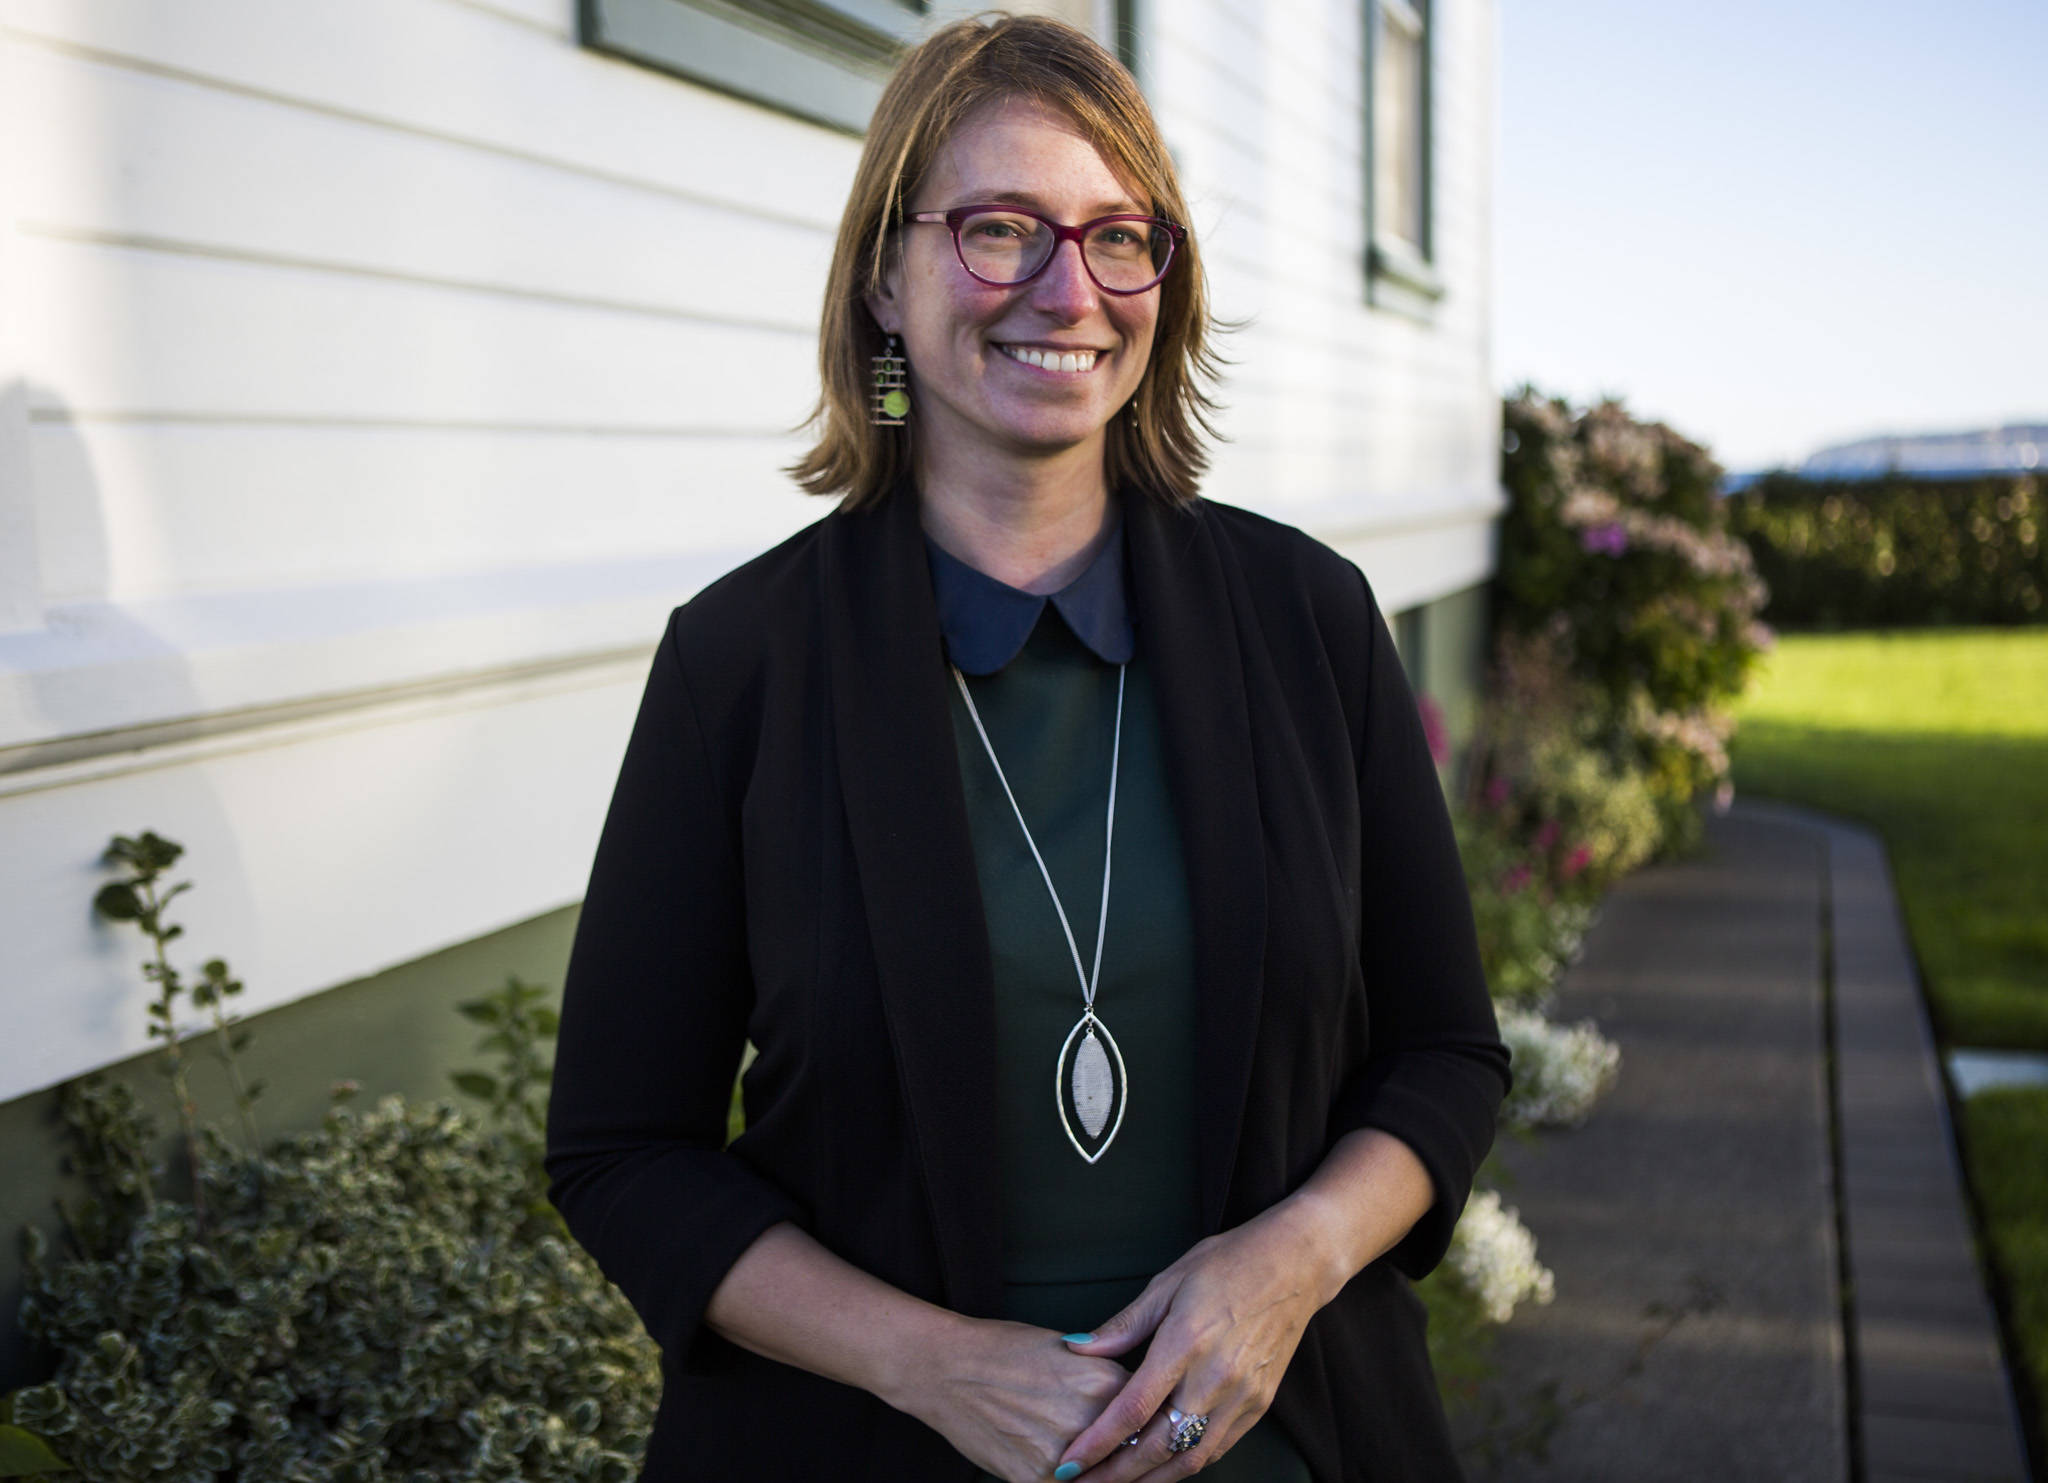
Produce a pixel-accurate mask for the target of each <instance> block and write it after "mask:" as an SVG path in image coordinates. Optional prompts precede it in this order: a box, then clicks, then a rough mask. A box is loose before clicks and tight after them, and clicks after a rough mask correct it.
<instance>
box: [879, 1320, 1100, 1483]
mask: <svg viewBox="0 0 2048 1483" xmlns="http://www.w3.org/2000/svg"><path fill="white" fill-rule="evenodd" d="M1130 1378H1131V1375H1130V1371H1128V1370H1126V1369H1125V1368H1124V1367H1123V1366H1122V1365H1120V1364H1118V1363H1117V1362H1116V1361H1115V1360H1111V1359H1099V1358H1095V1357H1093V1356H1090V1355H1085V1354H1075V1353H1074V1352H1073V1351H1072V1350H1070V1349H1068V1348H1067V1346H1066V1345H1065V1344H1063V1343H1061V1342H1060V1336H1059V1335H1058V1334H1055V1333H1054V1332H1053V1331H1052V1330H1051V1329H1042V1328H1035V1327H1033V1326H1032V1325H1030V1324H1028V1323H1010V1322H1007V1321H1005V1320H1001V1319H981V1318H965V1317H958V1316H957V1315H956V1318H955V1323H954V1325H953V1326H952V1328H951V1331H950V1332H949V1333H948V1334H947V1336H946V1340H945V1342H943V1343H939V1344H933V1345H931V1346H930V1348H929V1349H928V1350H927V1351H926V1356H925V1360H924V1362H923V1363H921V1364H920V1365H919V1366H917V1368H916V1370H915V1371H914V1372H913V1373H912V1374H911V1375H910V1376H908V1377H906V1380H907V1383H906V1385H905V1386H904V1392H903V1393H902V1394H900V1395H898V1396H896V1397H893V1398H892V1400H893V1403H894V1404H895V1405H896V1406H897V1408H898V1409H899V1410H903V1411H907V1412H909V1413H910V1414H911V1415H913V1416H915V1417H916V1418H917V1419H918V1420H920V1421H922V1422H923V1423H924V1424H925V1425H926V1426H929V1427H931V1428H932V1430H934V1431H936V1432H938V1433H939V1435H941V1436H943V1437H944V1438H945V1439H946V1440H947V1441H949V1442H951V1443H952V1444H953V1446H954V1448H955V1449H957V1450H958V1451H959V1452H960V1453H961V1455H962V1456H964V1457H966V1458H967V1459H968V1460H969V1461H970V1462H975V1463H978V1464H980V1465H981V1466H982V1467H983V1468H985V1469H987V1470H988V1471H989V1472H991V1473H994V1474H995V1475H996V1476H997V1477H998V1478H1002V1479H1004V1480H1005V1483H1044V1480H1045V1479H1048V1478H1050V1477H1051V1476H1052V1470H1053V1469H1054V1468H1055V1467H1057V1466H1058V1465H1059V1460H1060V1455H1061V1454H1062V1453H1063V1452H1065V1451H1066V1450H1067V1444H1068V1443H1069V1442H1071V1441H1073V1440H1074V1438H1075V1437H1077V1436H1079V1435H1080V1434H1081V1432H1082V1430H1083V1429H1085V1428H1086V1427H1087V1425H1088V1423H1089V1422H1091V1421H1093V1420H1095V1418H1096V1417H1098V1416H1100V1415H1101V1414H1102V1410H1103V1407H1105V1406H1106V1405H1108V1404H1109V1402H1110V1400H1111V1398H1112V1397H1114V1396H1116V1395H1117V1394H1119V1393H1120V1392H1121V1391H1122V1390H1123V1387H1124V1385H1125V1384H1126V1383H1127V1382H1128V1381H1129V1380H1130Z"/></svg>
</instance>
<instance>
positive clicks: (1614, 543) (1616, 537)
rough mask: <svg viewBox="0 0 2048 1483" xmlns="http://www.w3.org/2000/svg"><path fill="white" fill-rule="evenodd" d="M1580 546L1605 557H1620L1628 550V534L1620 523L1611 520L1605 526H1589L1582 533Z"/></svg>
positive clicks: (1580, 533) (1580, 534)
mask: <svg viewBox="0 0 2048 1483" xmlns="http://www.w3.org/2000/svg"><path fill="white" fill-rule="evenodd" d="M1579 545H1580V546H1581V547H1582V548H1583V549H1585V550H1587V551H1597V552H1599V553H1601V554H1602V555H1605V556H1619V555H1621V553H1622V552H1624V551H1626V550H1627V549H1628V532H1627V531H1626V530H1624V529H1623V528H1622V526H1621V524H1620V522H1618V521H1612V520H1610V521H1609V522H1607V524H1605V525H1593V526H1588V527H1587V528H1586V529H1584V530H1582V531H1580V532H1579Z"/></svg>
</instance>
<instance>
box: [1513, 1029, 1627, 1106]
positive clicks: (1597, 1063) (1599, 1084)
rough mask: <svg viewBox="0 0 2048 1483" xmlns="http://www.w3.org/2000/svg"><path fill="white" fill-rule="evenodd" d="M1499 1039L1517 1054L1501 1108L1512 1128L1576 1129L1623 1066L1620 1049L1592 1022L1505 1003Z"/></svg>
mask: <svg viewBox="0 0 2048 1483" xmlns="http://www.w3.org/2000/svg"><path fill="white" fill-rule="evenodd" d="M1499 1016H1500V1038H1501V1039H1502V1040H1504V1041H1506V1042H1507V1046H1508V1050H1509V1051H1510V1052H1511V1053H1512V1054H1513V1056H1514V1066H1515V1085H1514V1090H1513V1091H1511V1092H1509V1093H1508V1099H1507V1101H1506V1102H1505V1103H1504V1104H1503V1105H1502V1107H1501V1110H1500V1115H1501V1121H1502V1122H1504V1123H1507V1124H1508V1125H1509V1126H1511V1127H1521V1128H1555V1127H1577V1126H1578V1125H1579V1124H1581V1123H1583V1122H1584V1121H1585V1120H1586V1115H1587V1114H1588V1113H1590V1112H1591V1111H1592V1110H1593V1104H1594V1103H1595V1102H1597V1101H1599V1100H1600V1098H1602V1097H1603V1096H1605V1095H1606V1094H1607V1091H1608V1089H1609V1088H1610V1087H1612V1086H1613V1085H1614V1081H1615V1078H1616V1076H1617V1075H1619V1073H1620V1070H1621V1048H1620V1047H1619V1046H1617V1045H1616V1044H1615V1043H1614V1042H1613V1041H1611V1040H1609V1039H1608V1038H1607V1037H1606V1036H1604V1035H1602V1034H1601V1033H1600V1031H1599V1029H1598V1027H1597V1026H1595V1025H1594V1023H1593V1022H1592V1021H1591V1020H1581V1021H1580V1022H1579V1023H1578V1024H1576V1025H1569V1026H1566V1025H1556V1024H1552V1023H1551V1022H1550V1021H1549V1020H1547V1019H1545V1018H1544V1017H1543V1016H1542V1015H1540V1014H1537V1013H1535V1012H1534V1011H1533V1010H1528V1009H1518V1008H1516V1007H1515V1006H1513V1005H1502V1006H1501V1007H1500V1010H1499Z"/></svg>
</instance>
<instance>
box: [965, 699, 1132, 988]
mask: <svg viewBox="0 0 2048 1483" xmlns="http://www.w3.org/2000/svg"><path fill="white" fill-rule="evenodd" d="M952 670H953V683H954V684H956V685H958V686H959V687H960V698H961V699H962V700H964V701H966V702H967V714H968V716H969V717H971V718H972V719H973V721H974V730H975V732H976V734H978V735H979V736H980V737H981V745H982V748H983V749H984V750H985V751H986V752H987V753H988V760H989V762H990V763H991V764H992V765H993V766H994V767H995V770H996V781H997V782H999V783H1001V784H1002V785H1003V796H1004V797H1005V798H1007V799H1009V800H1010V811H1011V812H1012V813H1014V814H1016V816H1017V827H1018V828H1019V829H1022V830H1023V831H1024V843H1025V844H1027V845H1029V846H1030V847H1031V858H1032V859H1034V860H1036V861H1037V862H1038V873H1039V874H1040V875H1041V876H1043V877H1045V889H1046V891H1047V893H1048V894H1050V895H1051V897H1052V909H1053V910H1054V911H1056V912H1058V913H1059V917H1060V930H1061V931H1062V932H1064V933H1066V934H1067V951H1068V952H1070V953H1072V954H1073V955H1074V972H1075V974H1076V975H1077V976H1078V977H1079V978H1080V980H1081V1002H1082V1003H1083V1004H1085V1005H1087V1006H1088V1008H1090V1009H1093V1008H1094V1007H1095V986H1096V984H1097V983H1098V982H1100V980H1101V977H1102V941H1103V936H1104V933H1105V931H1106V929H1107V928H1108V926H1109V861H1110V853H1111V848H1112V846H1113V845H1114V843H1115V840H1116V774H1117V762H1118V760H1119V759H1120V758H1121V756H1122V754H1123V747H1124V666H1123V665H1121V664H1119V665H1118V666H1117V667H1116V734H1115V740H1114V742H1113V743H1112V744H1111V747H1110V753H1109V818H1108V822H1107V823H1106V824H1105V825H1104V827H1103V838H1102V909H1101V913H1100V915H1099V916H1098V917H1097V918H1096V922H1095V969H1094V972H1093V973H1090V972H1088V971H1087V970H1085V969H1084V968H1082V966H1081V948H1080V945H1079V944H1078V943H1076V942H1075V941H1074V929H1073V927H1072V926H1071V925H1070V924H1069V923H1068V921H1067V909H1066V908H1065V907H1064V906H1062V905H1061V904H1060V893H1059V890H1058V888H1056V887H1055V886H1054V885H1053V883H1052V872H1051V871H1050V870H1048V869H1046V866H1045V856H1043V855H1041V854H1040V853H1039V852H1038V841H1037V840H1035V839H1033V838H1032V837H1031V826H1030V825H1029V824H1027V823H1025V822H1024V810H1023V809H1021V808H1019V807H1018V806H1017V795H1016V793H1015V792H1014V791H1012V789H1011V787H1010V779H1009V777H1008V775H1007V774H1005V773H1004V771H1003V764H1002V762H1001V761H1000V760H999V759H998V758H997V756H996V749H995V744H994V743H993V742H991V741H990V740H989V739H988V728H987V727H986V726H984V725H982V724H981V712H980V711H979V710H977V709H975V705H974V696H973V694H972V693H971V692H970V691H969V690H968V688H967V677H966V676H965V675H963V674H961V673H960V667H959V666H958V665H957V664H956V665H954V666H952Z"/></svg>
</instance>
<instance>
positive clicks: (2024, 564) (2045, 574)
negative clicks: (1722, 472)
mask: <svg viewBox="0 0 2048 1483" xmlns="http://www.w3.org/2000/svg"><path fill="white" fill-rule="evenodd" d="M2044 496H2048V491H2044V489H2043V488H2042V484H2041V480H2040V478H2039V477H2038V476H2037V475H2033V474H2001V475H1991V476H1986V477H1984V478H1978V479H1917V478H1911V477H1907V476H1905V475H1900V474H1886V475H1884V476H1882V477H1880V478H1876V479H1850V480H1844V479H1829V480H1808V479H1801V478H1800V477H1798V476H1797V475H1796V474H1790V473H1783V472H1780V473H1771V474H1766V475H1765V476H1764V477H1763V478H1761V479H1759V480H1757V481H1756V482H1755V483H1754V484H1751V485H1750V486H1749V487H1748V488H1747V489H1744V490H1742V491H1741V492H1740V493H1737V494H1734V495H1731V496H1730V497H1729V499H1728V502H1727V503H1728V513H1729V524H1730V528H1731V529H1732V530H1733V531H1734V532H1735V533H1736V534H1737V535H1739V536H1740V537H1741V538H1742V539H1743V540H1744V541H1746V542H1747V543H1748V545H1749V549H1750V552H1751V553H1752V555H1753V556H1754V557H1755V560H1756V565H1757V569H1758V571H1759V572H1761V573H1762V574H1763V577H1764V579H1765V580H1766V581H1767V582H1768V583H1769V584H1770V589H1771V602H1770V608H1769V613H1770V618H1771V621H1772V622H1773V623H1775V624H1778V625H1779V626H1781V627H1786V628H1878V627H1902V626H1907V625H1917V624H1937V623H1940V624H1965V623H2041V622H2048V540H2044V539H2043V530H2044V527H2048V498H2044Z"/></svg>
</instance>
